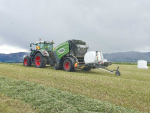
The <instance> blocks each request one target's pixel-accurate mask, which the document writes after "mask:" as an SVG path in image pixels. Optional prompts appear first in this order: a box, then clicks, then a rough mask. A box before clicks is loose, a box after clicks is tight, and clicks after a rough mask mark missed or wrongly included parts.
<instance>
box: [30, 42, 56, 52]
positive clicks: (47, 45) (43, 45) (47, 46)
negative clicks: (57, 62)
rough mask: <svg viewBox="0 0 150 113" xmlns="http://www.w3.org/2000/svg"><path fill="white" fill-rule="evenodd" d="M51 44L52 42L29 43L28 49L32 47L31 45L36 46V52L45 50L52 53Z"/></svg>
mask: <svg viewBox="0 0 150 113" xmlns="http://www.w3.org/2000/svg"><path fill="white" fill-rule="evenodd" d="M53 44H54V42H53V41H52V42H49V41H39V42H37V43H31V44H30V47H32V45H35V46H36V50H37V51H38V50H46V51H53Z"/></svg>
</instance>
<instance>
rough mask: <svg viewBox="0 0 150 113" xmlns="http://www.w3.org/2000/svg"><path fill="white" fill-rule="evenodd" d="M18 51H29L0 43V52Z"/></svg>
mask: <svg viewBox="0 0 150 113" xmlns="http://www.w3.org/2000/svg"><path fill="white" fill-rule="evenodd" d="M18 52H29V51H28V50H26V49H22V48H19V47H14V46H10V45H0V53H4V54H10V53H18Z"/></svg>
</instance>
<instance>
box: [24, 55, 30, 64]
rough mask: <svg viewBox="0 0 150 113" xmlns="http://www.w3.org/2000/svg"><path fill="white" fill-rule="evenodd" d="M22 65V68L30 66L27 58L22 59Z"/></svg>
mask: <svg viewBox="0 0 150 113" xmlns="http://www.w3.org/2000/svg"><path fill="white" fill-rule="evenodd" d="M23 65H24V66H31V59H30V58H29V57H28V56H26V57H24V59H23Z"/></svg>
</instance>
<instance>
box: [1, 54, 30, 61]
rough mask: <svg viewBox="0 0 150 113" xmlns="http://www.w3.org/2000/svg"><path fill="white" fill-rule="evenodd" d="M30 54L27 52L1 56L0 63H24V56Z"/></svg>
mask: <svg viewBox="0 0 150 113" xmlns="http://www.w3.org/2000/svg"><path fill="white" fill-rule="evenodd" d="M28 54H29V53H27V52H20V53H11V54H0V62H23V56H24V55H28Z"/></svg>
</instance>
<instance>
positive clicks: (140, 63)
mask: <svg viewBox="0 0 150 113" xmlns="http://www.w3.org/2000/svg"><path fill="white" fill-rule="evenodd" d="M137 67H138V68H142V69H148V67H147V61H145V60H138V66H137Z"/></svg>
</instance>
